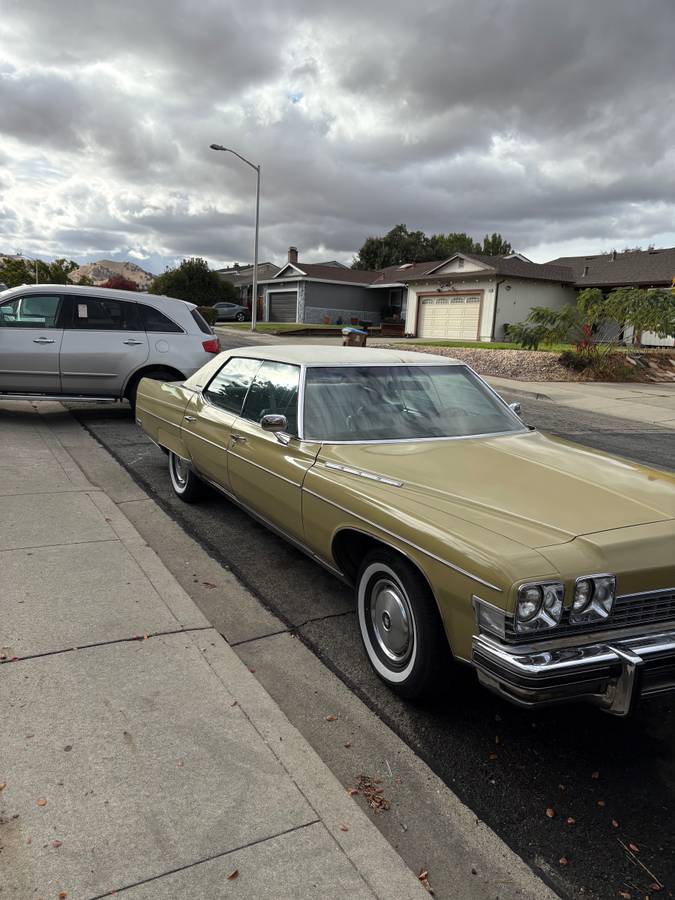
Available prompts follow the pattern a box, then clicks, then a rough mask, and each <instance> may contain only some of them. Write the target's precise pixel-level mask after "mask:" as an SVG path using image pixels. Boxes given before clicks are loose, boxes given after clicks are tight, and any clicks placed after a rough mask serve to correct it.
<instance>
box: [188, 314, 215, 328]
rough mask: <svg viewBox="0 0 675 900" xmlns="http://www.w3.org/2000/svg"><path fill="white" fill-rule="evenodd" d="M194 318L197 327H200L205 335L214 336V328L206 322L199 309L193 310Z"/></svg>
mask: <svg viewBox="0 0 675 900" xmlns="http://www.w3.org/2000/svg"><path fill="white" fill-rule="evenodd" d="M190 312H191V314H192V318H193V319H194V320H195V322H196V323H197V325H198V326H199V330H200V331H203V332H204V334H213V328H211V326H210V325H209V323H208V322H207V321H206V319H205V318H204V316H203V315H202V314H201V313H200V312H199V310H198V309H191V310H190Z"/></svg>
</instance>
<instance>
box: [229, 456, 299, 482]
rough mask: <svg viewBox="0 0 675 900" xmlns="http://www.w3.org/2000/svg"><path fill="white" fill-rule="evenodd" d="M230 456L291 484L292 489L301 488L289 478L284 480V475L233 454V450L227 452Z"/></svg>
mask: <svg viewBox="0 0 675 900" xmlns="http://www.w3.org/2000/svg"><path fill="white" fill-rule="evenodd" d="M227 452H228V453H229V454H230V456H233V457H234V458H235V459H240V460H241V461H242V462H245V463H248V464H249V466H255V467H256V469H262V470H263V472H267V474H268V475H274V476H275V478H281V480H282V481H286V482H288V484H292V485H293V487H296V488H299V487H301V485H300V483H299V482H297V481H293V480H292V479H290V478H286V476H285V475H280V474H279V473H278V472H273V471H272V469H268V468H267V467H266V466H261V465H260V463H257V462H253V460H252V459H246V457H245V456H240V455H239V453H235V452H234V451H233V450H228V451H227Z"/></svg>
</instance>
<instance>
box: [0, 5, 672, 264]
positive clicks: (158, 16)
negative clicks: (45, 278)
mask: <svg viewBox="0 0 675 900" xmlns="http://www.w3.org/2000/svg"><path fill="white" fill-rule="evenodd" d="M2 10H3V13H2V17H1V18H0V252H14V251H16V250H17V249H21V250H22V251H23V252H24V253H25V254H28V255H31V254H37V255H41V256H43V257H44V258H49V257H54V256H62V255H65V256H68V257H73V258H75V259H77V260H79V261H87V260H92V259H99V258H102V257H108V258H113V259H130V260H133V261H136V262H138V263H139V264H140V265H142V266H143V267H144V268H148V269H150V270H151V271H155V272H157V271H161V270H162V269H163V268H164V266H165V265H167V264H171V263H173V262H174V261H177V260H179V259H181V258H182V257H184V256H191V255H201V256H205V257H207V258H208V259H209V261H210V262H211V263H212V264H218V265H222V264H223V263H225V262H230V261H234V260H238V261H242V262H243V261H246V260H249V259H251V257H252V243H253V229H252V224H253V207H254V187H255V184H254V179H255V175H254V173H253V172H252V170H250V169H248V168H247V167H246V166H244V165H243V164H242V163H240V162H239V161H238V160H237V159H235V158H234V157H232V156H230V155H228V154H223V153H215V152H214V151H212V150H209V149H208V148H209V144H210V143H212V142H214V141H215V142H219V143H223V144H226V145H230V146H232V147H234V148H236V149H237V150H238V151H239V152H240V153H242V154H244V155H245V156H248V158H249V159H252V160H253V161H255V162H260V163H261V164H262V184H263V192H262V204H261V258H262V259H271V260H273V261H281V260H282V259H283V258H284V257H285V253H286V248H287V247H288V245H289V244H296V245H297V246H298V247H299V248H300V250H301V253H300V258H301V259H304V260H305V261H318V260H321V259H332V258H337V259H340V260H343V261H345V262H350V261H351V259H352V257H353V254H354V252H355V250H357V249H358V247H359V246H360V245H361V243H362V242H363V240H364V239H365V238H366V237H367V236H368V235H370V234H381V233H383V232H385V231H387V230H388V229H389V228H391V227H392V226H393V225H395V224H397V223H399V222H405V223H407V225H408V227H409V228H411V229H412V228H415V229H416V228H421V229H423V230H425V231H427V232H437V231H444V232H447V231H468V232H469V233H471V234H473V235H475V236H476V237H481V236H482V235H483V234H484V233H485V232H486V231H490V232H491V231H500V232H502V234H503V235H504V236H505V237H507V238H508V239H509V240H510V241H511V243H512V244H513V245H514V247H516V248H517V249H518V250H520V251H522V252H524V253H526V254H527V255H529V256H530V257H531V258H533V259H535V260H537V261H545V260H547V259H551V258H553V257H555V256H558V255H560V254H563V253H569V254H572V253H584V252H598V251H601V250H607V249H612V248H613V247H616V248H617V249H622V248H624V247H626V246H634V245H642V246H647V245H648V244H651V243H653V244H656V245H657V246H673V245H675V114H674V112H675V102H674V101H675V78H674V75H675V50H674V47H675V7H674V6H673V0H645V2H642V3H636V2H635V0H565V2H561V0H443V2H440V0H416V2H415V3H412V2H410V0H407V2H404V3H401V2H398V0H340V2H339V3H336V2H335V0H234V2H231V0H230V2H228V0H200V2H199V3H196V2H195V0H114V2H113V0H59V2H54V0H3V3H2Z"/></svg>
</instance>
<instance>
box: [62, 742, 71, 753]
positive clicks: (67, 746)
mask: <svg viewBox="0 0 675 900" xmlns="http://www.w3.org/2000/svg"><path fill="white" fill-rule="evenodd" d="M63 749H64V751H65V752H66V753H69V752H70V751H71V750H72V749H73V745H72V744H66V746H65V747H64V748H63Z"/></svg>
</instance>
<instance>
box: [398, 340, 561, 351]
mask: <svg viewBox="0 0 675 900" xmlns="http://www.w3.org/2000/svg"><path fill="white" fill-rule="evenodd" d="M398 346H400V347H413V346H415V347H467V348H468V349H470V350H471V349H473V350H522V349H523V348H522V347H521V346H519V345H518V344H506V343H500V342H499V341H423V342H422V341H415V343H414V344H413V343H412V341H411V342H406V343H405V344H404V343H399V344H398ZM572 349H574V348H573V347H572V345H571V344H541V346H540V347H539V350H540V351H543V352H546V353H562V352H563V350H572ZM535 352H536V351H535Z"/></svg>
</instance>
